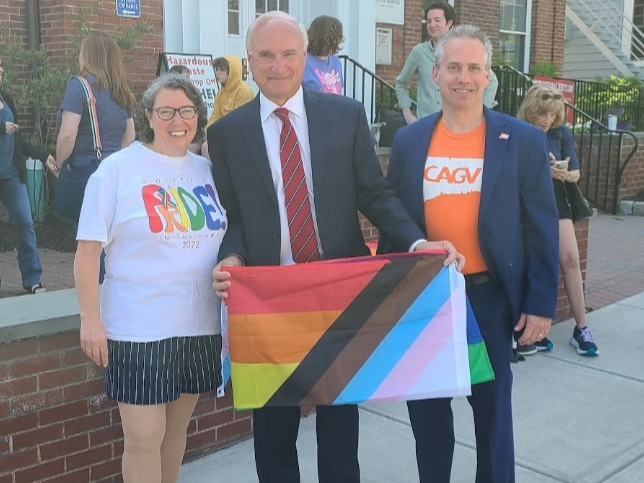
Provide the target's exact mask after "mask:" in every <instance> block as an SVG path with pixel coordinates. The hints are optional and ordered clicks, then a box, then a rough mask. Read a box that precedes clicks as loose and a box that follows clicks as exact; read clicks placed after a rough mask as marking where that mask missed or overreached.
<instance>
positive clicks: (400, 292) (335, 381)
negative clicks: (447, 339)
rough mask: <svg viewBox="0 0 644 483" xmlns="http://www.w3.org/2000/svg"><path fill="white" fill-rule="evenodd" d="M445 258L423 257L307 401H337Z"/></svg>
mask: <svg viewBox="0 0 644 483" xmlns="http://www.w3.org/2000/svg"><path fill="white" fill-rule="evenodd" d="M443 260H444V259H443V258H442V257H426V258H422V259H421V260H420V261H419V262H418V263H417V264H416V265H415V266H414V268H412V270H411V271H410V272H409V274H408V275H407V276H406V277H405V278H404V279H403V280H402V281H401V282H400V284H399V285H398V287H397V288H396V289H395V290H394V291H393V292H391V293H389V294H388V296H387V297H386V298H385V299H384V300H383V302H382V304H381V305H380V307H378V309H377V310H376V311H375V312H374V313H373V314H372V315H371V317H369V319H368V320H367V322H366V323H365V324H364V325H363V326H362V328H361V329H360V330H359V331H358V333H356V334H355V335H354V336H353V338H352V339H351V341H350V342H349V343H348V344H347V346H346V347H345V348H344V350H343V351H342V352H341V353H340V355H338V357H336V359H335V360H334V361H333V362H332V363H331V365H330V366H329V368H328V369H327V370H326V372H325V373H324V374H323V375H322V377H321V378H320V379H319V381H318V382H317V384H315V386H314V387H313V389H312V390H311V392H310V393H309V394H308V396H307V397H305V398H304V399H303V400H302V402H301V403H300V404H301V405H303V404H315V403H316V401H320V400H325V401H330V402H332V401H335V400H336V399H337V398H338V396H339V395H340V393H341V392H342V391H343V390H344V389H345V388H346V386H347V384H348V383H349V382H350V381H351V380H352V379H353V378H354V377H355V375H356V374H357V372H358V371H359V370H360V368H361V367H362V366H363V365H364V363H365V362H366V361H367V359H368V358H369V357H370V356H371V354H373V352H374V350H375V349H376V347H378V346H379V345H380V343H381V342H382V341H383V340H384V338H385V337H386V336H387V335H388V334H389V332H390V331H391V329H392V328H393V327H394V326H395V325H396V323H398V321H399V320H400V319H401V318H402V316H403V314H404V313H405V312H406V311H407V309H409V307H410V306H411V304H412V303H413V302H414V301H415V300H416V299H417V298H418V297H419V296H420V294H421V293H422V292H423V290H425V288H426V287H427V285H428V284H429V283H430V282H431V281H432V280H433V279H434V277H435V276H436V274H438V272H440V270H441V269H442V268H443Z"/></svg>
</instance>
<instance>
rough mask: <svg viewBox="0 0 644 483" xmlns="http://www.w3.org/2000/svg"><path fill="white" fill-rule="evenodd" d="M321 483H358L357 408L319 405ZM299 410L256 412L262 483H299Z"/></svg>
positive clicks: (318, 439)
mask: <svg viewBox="0 0 644 483" xmlns="http://www.w3.org/2000/svg"><path fill="white" fill-rule="evenodd" d="M316 411H317V416H316V433H317V443H318V452H317V453H318V481H319V483H359V482H360V466H359V464H358V406H355V405H347V406H317V409H316ZM299 427H300V408H299V407H266V408H262V409H255V410H254V411H253V432H254V436H255V465H256V467H257V476H258V477H259V482H260V483H300V468H299V464H298V460H297V448H296V446H295V443H296V441H297V433H298V430H299Z"/></svg>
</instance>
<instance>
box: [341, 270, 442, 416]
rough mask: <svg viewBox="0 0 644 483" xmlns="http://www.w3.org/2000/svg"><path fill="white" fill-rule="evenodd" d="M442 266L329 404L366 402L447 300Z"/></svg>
mask: <svg viewBox="0 0 644 483" xmlns="http://www.w3.org/2000/svg"><path fill="white" fill-rule="evenodd" d="M450 295H451V294H450V279H449V271H448V269H447V268H446V267H443V268H442V269H441V271H440V272H438V274H437V275H436V276H435V277H434V279H433V280H432V281H431V282H430V284H429V285H428V286H427V287H426V288H425V289H424V290H423V292H422V293H421V294H420V296H419V297H418V298H417V299H416V300H415V301H414V303H413V304H412V305H411V306H410V307H409V309H408V310H407V311H406V312H405V313H404V315H403V316H402V317H401V319H400V320H399V321H398V323H397V324H396V325H395V326H394V327H393V329H392V330H391V332H389V334H388V335H387V336H386V337H385V338H384V339H383V341H382V342H381V343H380V345H379V346H378V347H377V348H376V350H375V351H374V352H373V354H372V355H371V356H370V357H369V359H367V361H366V362H365V364H364V365H363V366H362V367H361V368H360V370H359V371H358V372H357V374H356V375H355V376H354V377H353V379H352V380H351V381H350V382H349V384H347V387H345V388H344V390H343V391H342V392H341V393H340V395H339V396H338V398H337V399H336V400H335V401H334V403H333V404H347V403H350V402H355V401H365V400H368V399H369V398H370V397H371V395H372V394H373V393H375V392H376V390H377V389H378V388H379V387H380V384H381V383H382V381H383V380H384V379H385V378H386V377H387V375H388V374H389V373H390V372H391V371H392V370H393V368H394V367H395V366H396V364H398V361H400V359H401V358H402V356H403V355H404V354H405V353H406V352H407V351H408V350H409V348H410V347H411V346H412V344H413V343H414V341H415V340H416V339H417V338H418V336H419V335H420V333H421V332H422V331H423V329H425V327H427V325H428V324H429V323H431V321H432V320H433V319H434V317H435V316H436V314H437V313H438V311H439V310H440V309H441V308H442V307H443V305H445V302H446V301H447V299H448V298H449V297H450Z"/></svg>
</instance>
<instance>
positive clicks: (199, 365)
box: [105, 335, 222, 405]
mask: <svg viewBox="0 0 644 483" xmlns="http://www.w3.org/2000/svg"><path fill="white" fill-rule="evenodd" d="M107 344H108V364H107V368H106V369H105V390H106V392H107V397H108V398H110V399H113V400H115V401H118V402H122V403H127V404H136V405H150V404H166V403H169V402H172V401H176V400H177V399H179V396H181V394H201V393H205V392H209V391H213V390H215V389H217V387H218V386H219V385H221V381H222V375H221V335H203V336H195V337H172V338H169V339H163V340H158V341H153V342H125V341H115V340H108V341H107Z"/></svg>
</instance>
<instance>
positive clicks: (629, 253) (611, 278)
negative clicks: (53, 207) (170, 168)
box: [0, 215, 644, 310]
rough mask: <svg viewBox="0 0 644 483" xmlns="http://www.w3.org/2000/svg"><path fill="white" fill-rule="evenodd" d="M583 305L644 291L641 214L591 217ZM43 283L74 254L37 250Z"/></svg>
mask: <svg viewBox="0 0 644 483" xmlns="http://www.w3.org/2000/svg"><path fill="white" fill-rule="evenodd" d="M588 245H589V246H588V266H587V272H586V306H587V307H590V308H592V309H594V310H596V309H598V308H600V307H604V306H605V305H608V304H611V303H613V302H616V301H618V300H621V299H623V298H626V297H629V296H631V295H635V294H638V293H640V292H644V249H643V248H642V247H643V245H644V217H637V216H623V217H619V216H612V215H597V216H595V217H593V218H592V219H591V220H590V234H589V243H588ZM40 257H41V260H42V264H43V268H44V271H43V283H44V284H45V285H46V287H47V289H48V290H50V291H52V290H61V289H66V288H71V287H73V285H74V281H73V276H72V268H73V261H74V255H73V254H72V253H59V252H55V251H52V250H43V249H41V250H40ZM0 276H1V277H2V288H1V290H0V298H1V297H9V296H15V295H25V294H26V292H25V291H24V290H23V289H22V284H21V281H20V273H19V271H18V261H17V259H16V252H15V251H14V252H5V253H0Z"/></svg>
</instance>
